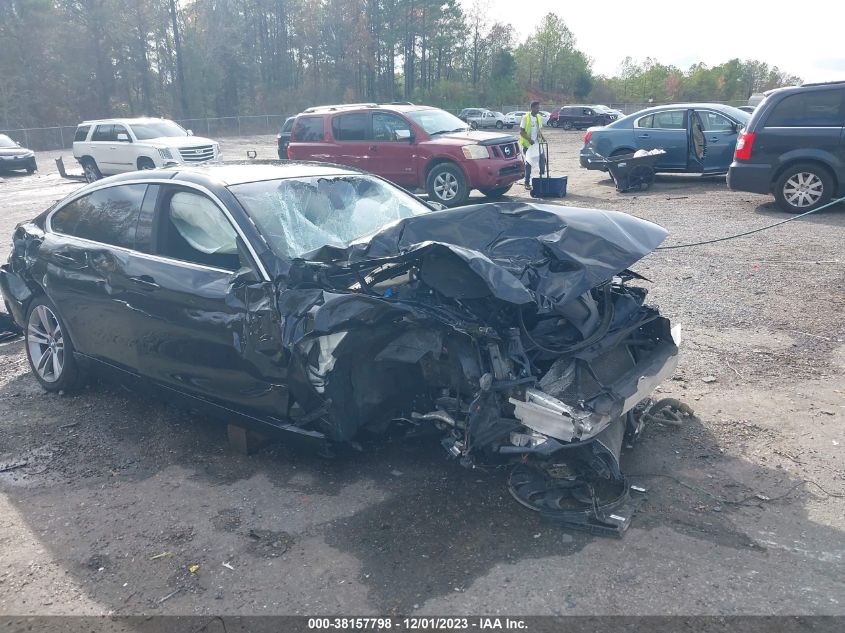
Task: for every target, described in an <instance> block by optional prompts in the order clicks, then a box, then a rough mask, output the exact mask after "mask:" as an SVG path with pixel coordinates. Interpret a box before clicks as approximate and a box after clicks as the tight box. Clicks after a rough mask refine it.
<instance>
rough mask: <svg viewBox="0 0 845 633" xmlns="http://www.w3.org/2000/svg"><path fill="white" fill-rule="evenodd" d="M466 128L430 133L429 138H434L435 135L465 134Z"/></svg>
mask: <svg viewBox="0 0 845 633" xmlns="http://www.w3.org/2000/svg"><path fill="white" fill-rule="evenodd" d="M467 129H468V128H465V127H458V128H455V129H454V130H438V131H437V132H432V133H431V136H436V135H437V134H450V133H452V132H466V131H467Z"/></svg>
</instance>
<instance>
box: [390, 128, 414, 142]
mask: <svg viewBox="0 0 845 633" xmlns="http://www.w3.org/2000/svg"><path fill="white" fill-rule="evenodd" d="M393 133H394V134H395V135H396V140H397V141H413V140H414V133H413V132H411V130H394V132H393Z"/></svg>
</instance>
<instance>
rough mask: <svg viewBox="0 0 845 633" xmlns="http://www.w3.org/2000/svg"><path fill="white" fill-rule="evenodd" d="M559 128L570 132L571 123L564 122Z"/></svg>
mask: <svg viewBox="0 0 845 633" xmlns="http://www.w3.org/2000/svg"><path fill="white" fill-rule="evenodd" d="M561 127H563V129H564V130H571V129H572V122H571V121H564V122H563V125H562V126H561Z"/></svg>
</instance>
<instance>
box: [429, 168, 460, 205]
mask: <svg viewBox="0 0 845 633" xmlns="http://www.w3.org/2000/svg"><path fill="white" fill-rule="evenodd" d="M434 193H436V194H437V197H438V198H439V199H440V200H452V199H453V198H454V197H455V196H457V195H458V179H457V178H455V176H454V175H453V174H450V173H449V172H443V173H442V174H437V176H435V177H434Z"/></svg>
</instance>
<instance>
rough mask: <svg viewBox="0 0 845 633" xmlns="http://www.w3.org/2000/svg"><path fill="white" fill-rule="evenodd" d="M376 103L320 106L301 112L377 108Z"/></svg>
mask: <svg viewBox="0 0 845 633" xmlns="http://www.w3.org/2000/svg"><path fill="white" fill-rule="evenodd" d="M377 107H378V104H377V103H338V104H335V105H321V106H313V107H311V108H306V109H305V110H303V112H323V111H327V110H328V111H331V110H350V109H352V108H377Z"/></svg>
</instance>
